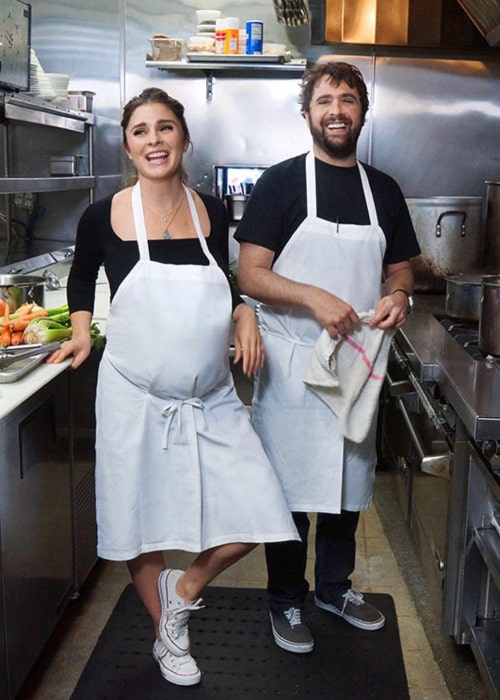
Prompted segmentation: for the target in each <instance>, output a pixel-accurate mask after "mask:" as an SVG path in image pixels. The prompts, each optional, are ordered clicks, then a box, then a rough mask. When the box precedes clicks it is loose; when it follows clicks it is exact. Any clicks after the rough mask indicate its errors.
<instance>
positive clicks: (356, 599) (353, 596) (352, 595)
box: [342, 588, 364, 612]
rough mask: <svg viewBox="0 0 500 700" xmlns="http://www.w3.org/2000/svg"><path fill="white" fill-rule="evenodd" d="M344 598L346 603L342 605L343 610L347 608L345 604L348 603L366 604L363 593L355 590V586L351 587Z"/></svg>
mask: <svg viewBox="0 0 500 700" xmlns="http://www.w3.org/2000/svg"><path fill="white" fill-rule="evenodd" d="M342 598H343V599H344V605H343V606H342V612H344V610H345V606H346V605H347V603H352V604H353V605H357V606H359V605H364V600H363V594H362V593H359V591H355V590H354V588H349V589H348V590H347V591H346V592H345V593H344V595H343V596H342Z"/></svg>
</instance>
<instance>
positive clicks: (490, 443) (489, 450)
mask: <svg viewBox="0 0 500 700" xmlns="http://www.w3.org/2000/svg"><path fill="white" fill-rule="evenodd" d="M497 450H498V445H497V441H496V440H485V441H484V442H483V455H484V456H485V457H486V459H491V458H492V457H493V456H494V455H495V454H496V453H497Z"/></svg>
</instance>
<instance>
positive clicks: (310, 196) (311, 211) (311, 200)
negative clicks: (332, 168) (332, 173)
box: [306, 151, 316, 219]
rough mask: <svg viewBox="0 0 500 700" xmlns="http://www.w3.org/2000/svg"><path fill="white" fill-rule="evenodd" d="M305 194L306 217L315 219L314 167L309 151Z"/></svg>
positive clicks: (312, 157)
mask: <svg viewBox="0 0 500 700" xmlns="http://www.w3.org/2000/svg"><path fill="white" fill-rule="evenodd" d="M306 194H307V216H311V217H313V218H314V219H315V218H316V165H315V162H314V153H313V152H312V151H309V153H308V154H307V155H306Z"/></svg>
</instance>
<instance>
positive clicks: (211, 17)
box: [196, 10, 221, 37]
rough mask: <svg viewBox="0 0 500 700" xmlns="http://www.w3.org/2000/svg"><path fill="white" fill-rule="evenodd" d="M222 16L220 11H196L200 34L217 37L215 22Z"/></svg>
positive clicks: (197, 28)
mask: <svg viewBox="0 0 500 700" xmlns="http://www.w3.org/2000/svg"><path fill="white" fill-rule="evenodd" d="M220 16H221V12H220V10H196V18H197V20H198V25H197V27H196V31H197V32H198V34H200V35H203V36H208V37H215V20H216V19H219V17H220Z"/></svg>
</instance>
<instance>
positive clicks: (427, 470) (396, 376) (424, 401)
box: [382, 362, 453, 617]
mask: <svg viewBox="0 0 500 700" xmlns="http://www.w3.org/2000/svg"><path fill="white" fill-rule="evenodd" d="M386 384H387V391H388V395H389V396H388V398H387V399H386V402H385V406H384V408H383V411H382V412H383V416H384V417H383V422H382V445H383V454H385V455H390V462H391V463H392V465H393V467H395V469H396V475H397V483H398V492H399V496H400V503H401V506H402V510H403V514H404V516H405V519H406V521H407V522H408V524H409V526H410V528H411V532H412V535H413V538H414V541H415V544H416V547H417V550H418V553H419V555H420V559H421V562H422V567H423V571H424V575H425V578H426V582H427V583H428V590H429V592H430V595H431V599H432V603H433V607H434V609H435V610H436V612H437V613H439V615H440V617H441V616H442V613H443V590H444V578H445V573H446V572H445V569H446V561H445V552H446V540H447V530H448V504H449V490H450V489H449V485H450V474H451V465H452V455H453V452H452V439H451V438H452V436H453V430H452V426H450V424H449V423H448V421H447V419H446V416H445V415H444V413H443V408H442V407H441V406H440V404H439V400H437V399H436V398H435V396H434V395H433V390H434V387H432V386H425V385H423V384H422V383H420V382H419V381H418V380H417V379H416V376H415V375H414V374H412V373H411V371H406V373H405V371H403V370H401V368H400V367H399V365H396V364H395V363H393V362H389V370H388V376H387V382H386Z"/></svg>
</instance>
